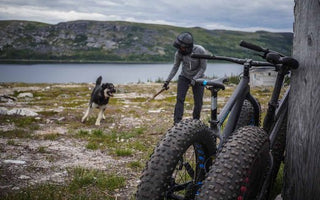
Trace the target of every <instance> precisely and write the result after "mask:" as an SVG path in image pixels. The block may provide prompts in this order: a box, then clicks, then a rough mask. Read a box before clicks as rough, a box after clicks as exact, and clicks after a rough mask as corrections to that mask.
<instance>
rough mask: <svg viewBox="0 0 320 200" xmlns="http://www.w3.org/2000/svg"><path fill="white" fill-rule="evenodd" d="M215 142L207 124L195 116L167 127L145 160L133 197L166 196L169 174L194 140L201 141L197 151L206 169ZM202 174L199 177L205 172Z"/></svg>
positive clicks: (146, 198)
mask: <svg viewBox="0 0 320 200" xmlns="http://www.w3.org/2000/svg"><path fill="white" fill-rule="evenodd" d="M215 142H216V139H215V137H214V136H213V135H212V134H211V132H210V130H209V128H208V127H207V126H206V125H205V124H203V123H202V122H201V121H199V120H191V119H188V120H182V121H181V122H180V123H178V124H176V125H175V126H174V127H172V128H171V129H169V130H168V132H167V134H166V135H165V137H164V138H163V139H162V140H161V141H160V142H159V143H158V145H157V147H156V148H155V149H154V152H153V154H152V155H151V158H150V160H149V161H148V162H147V164H146V167H145V169H144V171H143V173H142V176H141V178H140V184H139V185H138V190H137V193H136V199H137V200H152V199H154V200H158V199H166V198H167V197H166V193H167V192H168V190H169V186H170V181H172V180H171V179H172V178H171V177H172V175H173V172H174V171H175V168H176V166H177V165H178V162H179V160H180V158H181V157H182V156H183V154H184V153H185V152H186V151H187V149H188V148H189V147H190V146H193V145H194V144H200V145H201V152H202V154H203V157H204V158H205V159H206V163H205V167H204V168H205V169H206V172H208V171H209V167H210V165H211V164H212V163H211V161H210V160H211V156H212V155H214V154H215V152H216V145H214V144H215ZM195 173H197V171H195ZM202 176H203V177H202V180H203V179H204V178H205V174H203V175H202ZM202 180H201V181H202ZM198 181H199V180H198ZM199 187H200V186H199ZM193 196H194V194H193ZM169 199H170V198H169Z"/></svg>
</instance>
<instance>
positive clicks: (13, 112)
mask: <svg viewBox="0 0 320 200" xmlns="http://www.w3.org/2000/svg"><path fill="white" fill-rule="evenodd" d="M7 114H8V115H21V116H27V117H34V116H38V113H36V112H34V111H32V110H30V109H27V108H14V109H12V110H9V111H8V112H7Z"/></svg>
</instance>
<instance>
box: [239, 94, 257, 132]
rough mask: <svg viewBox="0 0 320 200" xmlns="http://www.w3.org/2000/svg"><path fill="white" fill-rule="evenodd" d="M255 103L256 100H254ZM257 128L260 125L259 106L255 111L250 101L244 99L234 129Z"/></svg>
mask: <svg viewBox="0 0 320 200" xmlns="http://www.w3.org/2000/svg"><path fill="white" fill-rule="evenodd" d="M256 101H257V100H256ZM248 125H253V126H259V125H260V106H259V108H257V111H256V110H255V108H254V106H253V104H252V102H250V100H248V99H245V100H244V101H243V104H242V108H241V112H240V116H239V119H238V122H237V125H236V128H235V130H236V129H239V128H240V127H243V126H248Z"/></svg>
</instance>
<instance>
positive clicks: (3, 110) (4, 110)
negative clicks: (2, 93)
mask: <svg viewBox="0 0 320 200" xmlns="http://www.w3.org/2000/svg"><path fill="white" fill-rule="evenodd" d="M7 113H8V109H7V108H5V107H0V115H6V114H7Z"/></svg>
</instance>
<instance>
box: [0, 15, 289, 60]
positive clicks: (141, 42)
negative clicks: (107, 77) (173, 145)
mask: <svg viewBox="0 0 320 200" xmlns="http://www.w3.org/2000/svg"><path fill="white" fill-rule="evenodd" d="M183 31H189V32H191V33H192V34H193V36H194V40H195V43H197V44H200V45H203V46H204V47H205V48H206V49H207V50H208V51H209V52H211V53H213V54H216V55H225V56H234V57H251V55H252V53H251V52H250V53H249V52H248V51H246V50H244V49H243V48H242V47H239V42H240V41H241V40H246V41H249V42H253V43H256V44H258V45H262V46H264V47H267V48H270V49H273V50H276V51H279V52H282V53H284V54H286V55H291V50H292V39H293V34H292V33H271V32H266V31H257V32H240V31H228V30H207V29H203V28H199V27H194V28H182V27H174V26H167V25H154V24H141V23H131V22H120V21H103V22H102V21H71V22H63V23H59V24H56V25H52V24H45V23H39V22H31V21H0V62H4V61H7V60H11V59H25V60H41V61H44V62H45V61H70V60H72V61H83V62H172V61H173V54H174V51H175V49H174V47H173V46H172V43H173V41H174V39H175V37H176V36H177V35H178V34H179V33H180V32H183Z"/></svg>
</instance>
